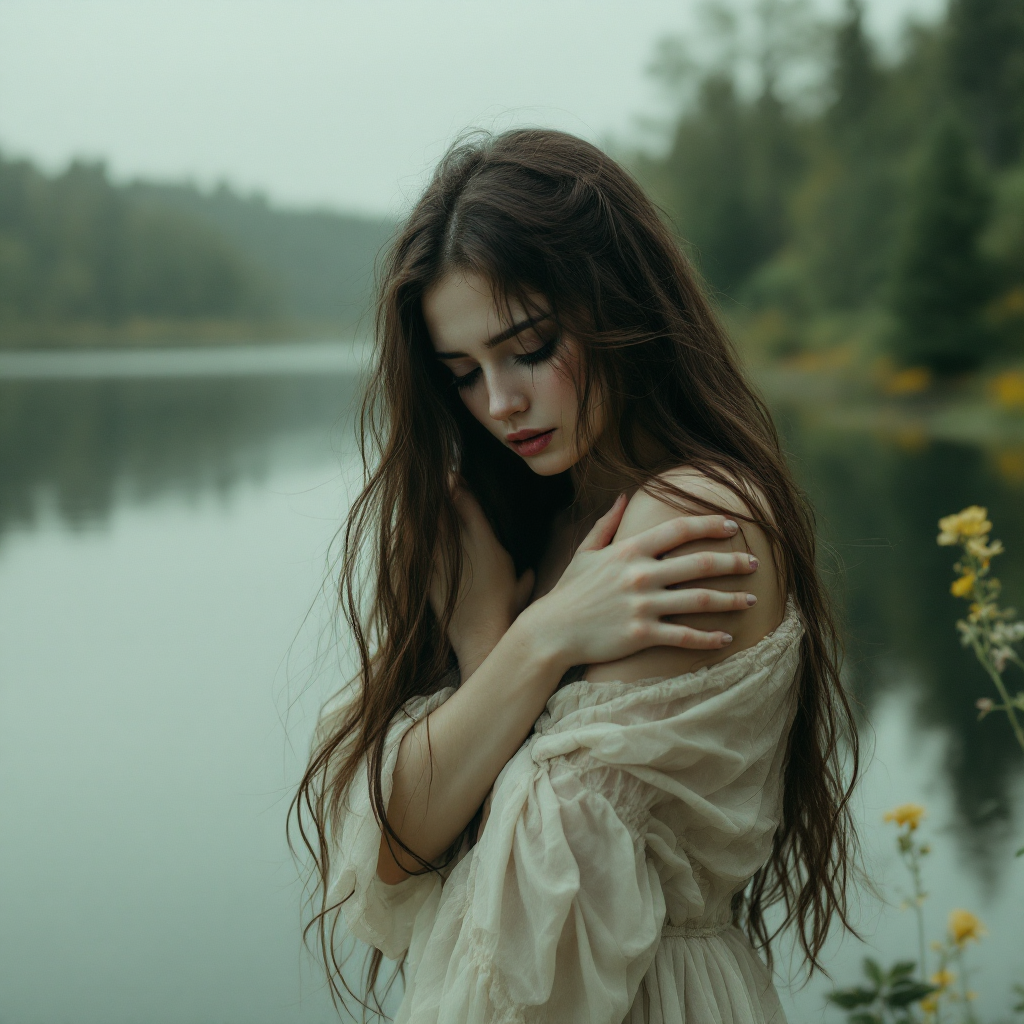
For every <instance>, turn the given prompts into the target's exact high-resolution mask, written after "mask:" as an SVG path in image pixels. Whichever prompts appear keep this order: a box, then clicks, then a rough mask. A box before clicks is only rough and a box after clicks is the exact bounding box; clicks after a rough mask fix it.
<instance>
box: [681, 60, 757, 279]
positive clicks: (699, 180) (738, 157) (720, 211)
mask: <svg viewBox="0 0 1024 1024" xmlns="http://www.w3.org/2000/svg"><path fill="white" fill-rule="evenodd" d="M746 121H747V111H746V110H745V109H744V106H743V104H742V103H741V101H740V99H739V97H738V96H737V95H736V88H735V85H734V84H733V80H732V77H731V76H729V75H725V74H713V75H711V76H709V77H708V78H707V79H705V81H704V82H703V84H702V86H701V89H700V93H699V96H698V99H697V103H696V106H695V108H694V109H693V110H692V111H691V112H690V113H689V114H688V115H687V116H685V117H684V118H683V119H682V120H681V121H680V123H679V125H678V126H677V129H676V134H675V139H674V142H673V146H672V150H671V152H670V153H669V155H668V158H667V160H666V167H665V176H666V178H667V180H668V181H669V196H668V203H669V207H670V210H671V212H672V214H673V216H674V218H675V220H676V223H677V226H678V228H679V231H680V233H681V234H682V236H683V238H684V239H685V240H686V242H687V243H688V244H689V245H690V246H692V248H693V250H694V256H695V259H696V261H697V263H698V265H699V266H700V268H701V271H702V272H703V273H704V274H705V275H706V277H707V278H708V280H709V281H710V282H711V283H712V284H713V285H714V286H715V287H717V288H718V289H720V290H721V291H723V292H726V293H731V292H733V291H735V289H736V288H737V287H738V286H739V285H740V284H741V283H742V282H743V281H744V279H745V278H746V277H747V275H748V274H749V273H750V272H751V270H753V269H754V267H756V266H757V265H758V264H759V263H760V262H761V260H762V259H763V258H764V256H765V253H764V252H763V251H761V247H760V245H759V244H758V235H759V232H758V224H757V219H756V215H755V211H754V209H753V207H752V203H751V199H750V196H749V194H748V187H747V175H748V144H747V141H748V140H747V124H746Z"/></svg>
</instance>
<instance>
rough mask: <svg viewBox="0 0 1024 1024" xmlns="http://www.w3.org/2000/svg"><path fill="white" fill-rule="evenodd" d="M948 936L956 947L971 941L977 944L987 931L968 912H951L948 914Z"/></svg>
mask: <svg viewBox="0 0 1024 1024" xmlns="http://www.w3.org/2000/svg"><path fill="white" fill-rule="evenodd" d="M949 934H950V935H951V936H952V937H953V941H954V942H955V943H956V944H957V945H958V946H963V945H965V944H966V943H968V942H969V941H970V940H971V939H974V941H975V942H979V941H980V940H981V937H982V935H985V934H987V929H986V928H985V926H984V925H983V924H982V923H981V921H980V920H979V919H978V918H977V917H975V916H974V914H972V913H971V912H970V911H969V910H952V911H950V914H949Z"/></svg>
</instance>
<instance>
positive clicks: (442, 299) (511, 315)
mask: <svg viewBox="0 0 1024 1024" xmlns="http://www.w3.org/2000/svg"><path fill="white" fill-rule="evenodd" d="M525 316H526V312H525V310H524V309H523V306H522V303H521V302H519V300H517V299H511V300H510V301H509V302H508V304H507V306H506V304H505V303H504V302H498V301H496V300H495V295H494V291H493V289H492V286H491V283H490V281H488V280H487V279H486V278H484V277H481V276H480V275H478V274H471V273H467V274H462V273H453V274H447V275H445V276H444V277H442V278H441V280H440V281H438V282H437V283H436V284H434V285H432V286H431V287H430V288H428V289H427V291H426V292H424V294H423V318H424V320H425V321H426V324H427V330H429V331H430V340H431V342H432V343H433V346H434V348H435V350H438V351H449V352H467V353H468V352H472V351H480V350H483V349H484V347H485V344H486V342H487V340H488V339H489V338H493V337H494V336H495V335H497V334H500V333H501V332H502V331H503V330H505V329H506V328H508V327H511V326H512V324H513V323H517V322H518V321H520V320H522V319H524V318H525Z"/></svg>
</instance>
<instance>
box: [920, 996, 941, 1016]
mask: <svg viewBox="0 0 1024 1024" xmlns="http://www.w3.org/2000/svg"><path fill="white" fill-rule="evenodd" d="M921 1009H922V1010H924V1012H925V1013H928V1014H932V1013H936V1012H937V1011H938V1009H939V995H938V993H937V992H933V993H932V994H931V995H930V996H925V997H924V999H922V1000H921Z"/></svg>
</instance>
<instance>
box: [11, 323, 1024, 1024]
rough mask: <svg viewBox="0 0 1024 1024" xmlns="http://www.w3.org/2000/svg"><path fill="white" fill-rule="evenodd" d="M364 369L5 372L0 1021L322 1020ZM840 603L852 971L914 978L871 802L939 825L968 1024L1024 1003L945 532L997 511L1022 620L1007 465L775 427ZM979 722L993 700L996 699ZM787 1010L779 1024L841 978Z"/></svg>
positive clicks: (295, 355) (200, 365)
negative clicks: (314, 883)
mask: <svg viewBox="0 0 1024 1024" xmlns="http://www.w3.org/2000/svg"><path fill="white" fill-rule="evenodd" d="M360 365H361V361H360V353H359V352H358V351H355V350H353V349H352V347H351V346H347V345H343V344H337V343H332V342H323V343H315V344H314V343H309V344H302V345H289V346H287V347H285V346H282V347H279V348H274V347H270V348H267V347H260V348H255V347H254V348H251V349H247V348H239V349H232V350H218V351H178V352H153V353H134V354H131V355H130V356H128V355H126V354H124V353H120V354H104V353H96V354H91V353H84V354H81V353H80V354H74V355H68V356H62V355H60V354H46V355H40V356H20V355H17V354H10V353H8V354H4V355H2V356H0V822H2V827H0V879H2V881H0V922H2V924H0V1021H5V1022H10V1024H15V1022H17V1024H35V1022H40V1024H138V1022H145V1024H214V1022H216V1024H222V1022H232V1024H288V1022H296V1024H300V1022H320V1021H324V1022H327V1021H331V1020H336V1019H337V1018H336V1017H335V1016H334V1015H333V1011H332V1010H331V1008H330V1004H329V1001H328V999H327V998H326V995H325V993H324V988H323V983H322V981H321V979H320V977H319V976H318V974H317V973H316V971H315V969H313V968H312V967H311V966H310V962H309V958H308V956H306V954H304V952H303V950H302V947H301V939H300V926H301V914H300V901H301V887H300V884H299V882H298V874H297V869H296V867H295V864H294V863H293V861H292V859H291V856H290V854H289V852H288V848H287V846H286V844H285V837H284V817H285V811H286V808H287V805H288V801H289V799H290V796H291V793H292V790H293V787H294V785H295V783H296V781H297V779H298V777H299V774H300V773H301V769H302V766H303V763H304V758H305V754H306V751H307V747H308V742H309V735H310V731H311V728H312V723H313V721H314V718H315V714H316V710H317V708H318V707H319V705H320V703H321V702H322V700H323V699H325V698H326V697H327V696H328V695H329V694H330V693H331V692H332V691H333V689H334V688H336V687H337V685H338V683H339V681H340V680H341V679H342V678H343V673H344V672H345V670H346V667H347V666H348V665H349V664H350V662H349V657H348V652H347V651H346V649H345V646H344V643H343V642H341V641H339V638H338V634H337V632H336V617H335V615H334V606H333V603H332V591H331V588H332V585H333V581H334V571H333V568H332V557H333V556H334V555H336V553H337V552H336V546H334V545H333V544H332V542H333V541H334V539H335V534H336V531H337V529H338V527H339V525H340V523H341V521H342V518H343V515H344V512H345V509H346V507H347V504H348V502H349V501H350V500H351V498H352V496H353V494H354V488H355V487H356V486H357V484H358V461H357V458H356V453H355V448H354V438H353V433H352V418H353V412H354V402H355V399H356V397H357V395H358V390H359V367H360ZM776 411H777V416H778V421H779V423H780V426H781V428H782V430H783V434H784V436H785V439H786V447H787V451H788V453H789V456H790V459H791V462H792V465H793V467H794V470H795V472H796V473H797V476H798V477H799V479H800V480H801V482H802V484H803V485H804V487H805V488H806V489H807V491H808V493H809V494H810V496H811V498H812V500H813V502H814V504H815V507H816V509H817V511H818V515H819V523H820V530H821V535H822V538H823V541H824V542H825V546H826V551H825V553H824V559H823V564H824V565H825V566H826V568H827V571H828V573H829V577H830V579H831V580H832V581H833V582H834V584H835V586H836V587H837V588H838V591H839V593H840V594H841V595H842V599H843V605H844V610H845V616H846V620H847V623H848V633H849V649H848V656H847V668H848V677H849V683H850V687H851V689H852V692H853V694H854V696H855V698H856V700H857V702H858V706H859V709H860V714H861V718H862V736H863V740H864V747H865V755H866V758H865V759H866V763H867V769H866V773H865V777H864V783H863V785H862V786H861V788H860V790H859V792H858V794H857V797H856V801H855V803H856V812H857V816H858V820H859V821H860V823H861V833H862V841H863V847H864V864H865V868H866V871H867V874H868V876H869V877H870V880H871V881H872V882H873V883H874V885H875V886H876V887H877V888H878V889H879V890H880V892H881V893H882V894H883V895H884V896H885V897H886V900H885V901H879V900H878V899H876V898H874V897H872V896H870V895H868V894H866V893H865V894H864V895H862V896H861V897H860V898H859V900H858V908H857V917H856V919H857V922H858V925H859V927H860V930H861V932H862V934H863V936H864V938H865V940H866V942H867V944H868V945H867V947H865V946H863V945H861V944H860V943H858V942H856V941H854V940H852V939H850V938H846V939H845V940H843V941H842V942H835V943H833V947H832V948H831V949H830V952H829V962H830V963H831V964H832V965H833V966H832V973H833V976H834V977H835V979H836V981H837V982H838V983H841V984H852V983H854V982H856V981H857V980H858V979H857V975H858V972H859V970H860V961H861V958H862V957H863V955H864V953H865V950H866V949H868V951H871V950H875V951H876V952H877V955H878V956H880V957H881V958H883V959H886V960H891V959H896V958H899V957H903V956H910V957H911V958H912V957H913V956H914V954H915V950H916V945H917V944H916V931H915V925H914V921H913V917H912V914H911V913H910V912H908V911H905V910H901V909H900V902H901V900H902V898H903V895H904V894H905V891H906V888H907V879H906V878H905V875H904V870H903V867H902V865H901V863H900V862H899V859H898V857H897V854H896V852H895V842H894V840H895V830H894V828H893V826H891V825H885V824H883V823H882V820H881V819H882V815H883V813H884V812H885V811H886V810H888V809H889V808H890V807H892V806H894V805H896V804H899V803H905V802H908V801H916V802H920V803H923V804H925V805H926V806H927V808H928V819H927V821H926V823H925V826H924V828H923V832H924V833H925V834H926V836H927V837H929V838H930V840H931V842H932V846H933V853H932V854H931V855H930V857H929V858H928V861H927V863H926V886H927V888H928V890H929V892H930V893H931V895H930V897H929V900H928V902H927V905H926V912H927V916H928V924H929V930H930V932H931V937H934V938H939V937H940V936H941V933H942V931H943V929H944V926H945V919H946V916H947V914H948V912H949V910H950V909H952V908H954V907H965V908H968V909H971V910H973V911H974V912H976V913H977V914H979V916H980V917H981V918H982V919H983V920H984V922H985V924H986V926H987V927H988V930H989V935H988V936H987V937H986V938H985V939H984V941H983V942H982V944H981V945H980V946H978V947H972V948H971V952H970V958H971V963H972V964H973V966H974V968H975V970H974V974H973V975H972V978H971V986H972V987H973V988H974V989H976V990H977V991H978V992H979V999H978V1003H977V1008H978V1012H979V1015H980V1016H983V1017H987V1018H995V1017H997V1016H1006V1015H1008V1014H1007V1013H1006V1011H1007V1008H1008V1006H1009V1002H1010V996H1009V990H1010V986H1011V983H1012V982H1013V981H1019V980H1024V858H1022V859H1019V860H1014V859H1013V857H1012V851H1013V849H1015V848H1016V847H1017V846H1020V845H1021V844H1024V822H1022V821H1021V809H1022V808H1024V773H1022V768H1024V759H1022V757H1021V755H1020V752H1019V750H1018V749H1017V748H1016V747H1015V745H1014V742H1013V740H1012V737H1011V735H1010V731H1009V729H1008V727H1007V726H1006V724H1005V722H1003V721H1001V720H999V719H998V718H997V717H995V716H993V717H992V718H989V719H986V720H985V721H984V722H982V723H978V722H977V721H976V713H975V711H974V701H975V700H976V698H977V697H979V696H983V695H989V690H988V687H989V685H990V684H988V683H987V680H986V679H985V677H984V676H983V674H982V673H981V670H980V669H979V668H978V667H977V666H976V665H975V664H974V662H973V660H972V659H971V657H969V656H968V655H967V654H965V652H963V651H962V650H961V649H960V647H959V645H958V642H957V639H956V635H955V631H954V628H953V623H954V621H955V619H956V618H957V617H958V616H959V614H960V613H961V610H962V607H963V606H962V604H960V603H958V602H956V601H955V600H954V599H953V598H951V597H950V596H949V593H948V588H949V582H950V580H951V578H952V570H951V567H950V563H951V561H952V560H953V558H952V555H951V552H950V550H949V549H940V548H938V547H936V545H935V534H936V521H937V519H938V518H939V516H940V515H944V514H946V513H949V512H953V511H957V510H959V509H960V508H962V507H964V506H965V505H969V504H972V503H979V504H984V505H987V506H988V507H989V510H990V514H991V517H992V518H993V520H994V521H995V524H996V529H995V536H999V537H1001V538H1002V539H1003V541H1004V542H1005V543H1006V545H1007V548H1008V554H1007V555H1004V556H1002V558H1001V559H999V560H998V563H997V565H998V574H999V575H1000V577H1001V578H1002V579H1003V580H1004V583H1005V585H1006V594H1007V603H1014V601H1013V599H1014V597H1016V598H1017V603H1022V602H1024V514H1022V513H1024V453H1022V452H1021V451H1019V450H1017V449H1013V448H1002V449H1001V448H999V447H998V446H991V447H984V446H982V447H975V446H970V445H955V444H950V443H938V442H930V441H929V440H928V438H927V437H926V436H922V435H921V434H920V433H914V432H897V433H895V434H893V435H892V436H889V435H886V434H884V433H882V432H875V433H872V432H867V431H850V430H841V429H836V428H833V427H832V426H830V420H829V419H828V417H827V416H825V415H824V414H823V413H822V412H821V411H815V410H813V409H809V408H804V407H801V406H800V405H798V404H792V403H790V404H787V405H783V406H780V407H779V408H778V409H777V410H776ZM993 696H994V694H993ZM781 961H782V962H781V963H780V965H779V969H780V972H781V973H782V975H783V976H784V977H783V979H782V981H781V982H780V984H781V985H782V987H783V998H784V1001H785V1003H786V1005H787V1011H788V1013H789V1015H790V1020H791V1021H792V1022H793V1024H798V1022H811V1021H820V1020H822V1019H828V1020H839V1019H841V1017H840V1016H839V1015H837V1014H836V1013H834V1012H833V1011H828V1013H827V1014H826V1015H825V1016H824V1018H823V1004H824V995H825V993H826V992H827V990H828V987H829V985H828V982H827V981H826V980H822V979H820V978H815V979H814V980H812V981H811V982H810V983H809V984H808V985H806V986H805V987H803V988H798V987H794V988H793V989H792V990H790V989H788V988H786V986H785V977H786V976H788V965H787V962H786V957H785V956H784V955H783V957H782V958H781Z"/></svg>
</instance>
